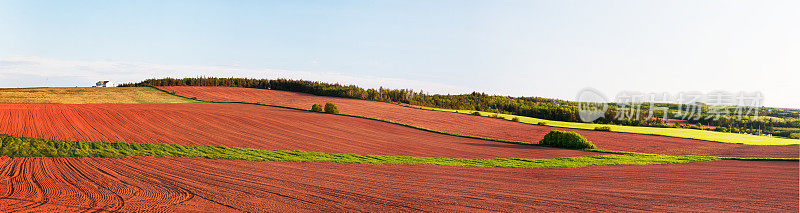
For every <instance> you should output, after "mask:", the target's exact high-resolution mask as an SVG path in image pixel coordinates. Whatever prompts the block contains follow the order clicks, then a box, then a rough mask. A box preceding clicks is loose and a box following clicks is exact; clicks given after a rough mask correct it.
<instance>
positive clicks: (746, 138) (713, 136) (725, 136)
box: [415, 106, 800, 145]
mask: <svg viewBox="0 0 800 213" xmlns="http://www.w3.org/2000/svg"><path fill="white" fill-rule="evenodd" d="M415 108H421V109H427V110H435V111H446V112H456V113H464V114H473V115H476V113H477V114H480V115H482V116H489V117H491V116H492V115H493V114H497V113H488V112H480V111H475V110H452V109H441V108H432V107H416V106H415ZM500 115H507V114H500ZM498 116H499V115H498ZM508 116H515V115H508ZM518 117H519V118H520V122H522V123H529V124H538V125H547V126H552V127H563V128H572V129H588V130H594V128H595V127H604V126H607V127H609V128H612V129H613V130H611V131H613V132H625V133H637V134H646V135H660V136H669V137H677V138H689V139H698V140H705V141H712V142H722V143H738V144H747V145H798V144H800V140H796V139H794V140H793V139H786V138H777V137H767V136H758V135H746V134H737V133H729V132H714V131H705V130H697V129H682V128H659V127H641V126H622V125H611V124H594V123H577V122H566V121H552V120H545V119H539V118H531V117H526V116H518Z"/></svg>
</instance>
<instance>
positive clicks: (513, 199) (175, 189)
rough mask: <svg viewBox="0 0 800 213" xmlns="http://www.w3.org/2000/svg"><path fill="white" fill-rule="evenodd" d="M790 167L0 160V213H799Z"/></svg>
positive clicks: (184, 159)
mask: <svg viewBox="0 0 800 213" xmlns="http://www.w3.org/2000/svg"><path fill="white" fill-rule="evenodd" d="M797 174H798V163H797V162H774V161H773V162H765V161H712V162H692V163H683V164H668V165H647V166H635V165H625V166H594V167H586V168H543V169H514V168H469V167H449V166H433V165H361V164H337V163H292V162H254V161H237V160H218V159H217V160H212V159H202V158H187V157H133V158H125V159H103V158H7V157H0V212H8V211H17V210H25V211H39V212H55V211H85V210H89V211H95V210H104V211H125V212H129V211H180V212H183V211H213V212H220V211H250V212H264V211H297V210H306V211H337V212H338V211H420V210H424V211H437V212H442V211H448V212H450V211H513V212H532V211H669V212H675V211H706V212H708V211H715V212H716V211H747V212H797V211H798V190H797V189H798V187H800V186H798V176H797Z"/></svg>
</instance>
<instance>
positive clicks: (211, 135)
mask: <svg viewBox="0 0 800 213" xmlns="http://www.w3.org/2000/svg"><path fill="white" fill-rule="evenodd" d="M0 117H1V118H4V120H3V121H2V122H0V134H9V135H14V136H24V137H34V138H45V139H57V140H72V141H86V142H134V143H157V144H181V145H204V146H209V145H210V146H229V147H243V148H256V149H276V150H302V151H317V152H327V153H351V154H380V155H403V156H420V157H458V158H511V157H518V158H551V157H574V156H588V155H595V154H596V153H592V152H584V151H576V150H565V149H555V148H547V147H539V146H530V145H518V144H507V143H501V142H493V141H486V140H479V139H469V138H463V137H456V136H449V135H444V134H438V133H433V132H427V131H422V130H417V129H413V128H408V127H403V126H400V125H395V124H389V123H385V122H380V121H373V120H368V119H361V118H354V117H346V116H337V115H330V114H322V113H313V112H305V111H299V110H291V109H282V108H276V107H264V106H258V105H250V104H75V105H73V104H59V105H25V104H13V105H12V104H7V105H2V104H0ZM5 119H7V120H5Z"/></svg>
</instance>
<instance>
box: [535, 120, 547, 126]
mask: <svg viewBox="0 0 800 213" xmlns="http://www.w3.org/2000/svg"><path fill="white" fill-rule="evenodd" d="M536 125H540V126H546V125H547V123H545V122H543V121H539V123H536Z"/></svg>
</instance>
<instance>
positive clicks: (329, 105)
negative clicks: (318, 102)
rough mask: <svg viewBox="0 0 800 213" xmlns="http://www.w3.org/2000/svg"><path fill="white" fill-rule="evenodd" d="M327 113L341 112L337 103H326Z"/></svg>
mask: <svg viewBox="0 0 800 213" xmlns="http://www.w3.org/2000/svg"><path fill="white" fill-rule="evenodd" d="M325 113H330V114H339V109H338V108H336V104H333V103H331V102H328V103H325Z"/></svg>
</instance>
